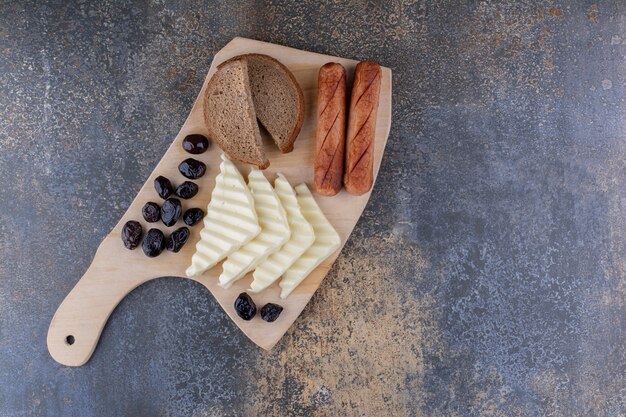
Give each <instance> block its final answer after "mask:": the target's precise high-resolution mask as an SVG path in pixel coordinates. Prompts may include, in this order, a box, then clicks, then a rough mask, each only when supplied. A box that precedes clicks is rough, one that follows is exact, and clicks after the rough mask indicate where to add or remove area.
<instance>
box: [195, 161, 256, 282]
mask: <svg viewBox="0 0 626 417" xmlns="http://www.w3.org/2000/svg"><path fill="white" fill-rule="evenodd" d="M203 222H204V228H203V229H202V230H201V231H200V241H199V242H198V243H197V244H196V253H194V254H193V256H192V257H191V266H189V268H187V270H186V271H185V273H186V274H187V276H188V277H195V276H198V275H200V274H202V273H203V272H204V271H206V270H208V269H211V268H213V267H214V266H215V264H217V263H218V262H219V261H221V260H222V259H224V258H225V257H227V256H228V255H230V254H231V253H233V252H234V251H236V250H237V249H239V248H240V247H241V246H243V245H245V244H246V243H248V242H249V241H250V240H251V239H253V238H254V237H255V236H256V235H258V234H259V232H260V231H261V227H260V226H259V221H258V217H257V214H256V211H255V209H254V199H253V198H252V194H251V193H250V189H249V188H248V186H247V185H246V182H245V180H244V179H243V177H242V176H241V173H240V172H239V171H238V170H237V167H236V166H235V165H234V164H233V163H232V162H231V161H230V159H228V157H227V156H226V155H224V154H222V163H221V164H220V173H219V175H218V176H217V177H216V178H215V188H214V189H213V193H212V194H211V201H210V202H209V205H208V207H207V212H206V215H205V216H204V219H203Z"/></svg>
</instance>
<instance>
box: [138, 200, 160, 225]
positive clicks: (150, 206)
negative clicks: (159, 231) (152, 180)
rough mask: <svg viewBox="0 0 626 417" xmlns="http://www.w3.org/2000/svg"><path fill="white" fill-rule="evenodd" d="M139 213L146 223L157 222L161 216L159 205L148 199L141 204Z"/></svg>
mask: <svg viewBox="0 0 626 417" xmlns="http://www.w3.org/2000/svg"><path fill="white" fill-rule="evenodd" d="M141 214H142V215H143V218H144V219H145V220H146V221H147V222H148V223H154V222H158V221H159V219H160V218H161V207H159V205H158V204H157V203H153V202H152V201H150V202H148V203H146V204H145V205H144V206H143V208H142V209H141Z"/></svg>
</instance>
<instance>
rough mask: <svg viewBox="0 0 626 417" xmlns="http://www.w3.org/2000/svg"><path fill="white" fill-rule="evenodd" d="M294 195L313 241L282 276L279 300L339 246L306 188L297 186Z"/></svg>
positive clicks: (285, 296)
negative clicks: (313, 238) (312, 233)
mask: <svg viewBox="0 0 626 417" xmlns="http://www.w3.org/2000/svg"><path fill="white" fill-rule="evenodd" d="M296 193H297V198H298V203H299V204H300V209H301V210H302V214H304V218H305V219H306V220H307V221H308V222H309V223H310V224H311V226H313V231H314V232H315V241H314V242H313V245H311V247H310V248H309V249H307V251H306V252H304V254H303V255H302V256H301V257H300V258H298V260H297V261H296V262H294V264H293V265H291V267H289V269H287V271H286V272H285V274H284V275H283V279H282V280H281V281H280V288H281V289H282V291H281V292H280V298H283V299H284V298H287V297H288V296H289V294H291V292H292V291H293V290H294V289H295V288H296V287H297V286H298V285H300V283H301V282H302V281H304V279H305V278H306V277H307V276H308V275H309V274H310V273H311V272H312V271H313V270H314V269H315V268H317V266H318V265H319V264H321V263H322V261H323V260H324V259H326V258H328V257H329V256H330V255H331V254H332V253H333V252H335V251H336V250H337V248H339V246H340V245H341V239H340V238H339V235H338V234H337V231H336V230H335V229H334V228H333V226H332V225H331V224H330V223H329V222H328V220H327V219H326V217H325V216H324V213H322V210H320V208H319V206H318V205H317V203H316V202H315V200H314V199H313V195H311V191H309V189H308V188H307V186H306V185H305V184H300V185H298V186H297V187H296Z"/></svg>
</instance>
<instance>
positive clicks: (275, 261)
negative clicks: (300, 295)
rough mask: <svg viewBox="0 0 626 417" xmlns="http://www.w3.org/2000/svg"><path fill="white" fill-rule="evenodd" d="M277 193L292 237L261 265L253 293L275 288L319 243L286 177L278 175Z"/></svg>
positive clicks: (254, 275)
mask: <svg viewBox="0 0 626 417" xmlns="http://www.w3.org/2000/svg"><path fill="white" fill-rule="evenodd" d="M274 190H275V191H276V194H277V195H278V198H279V199H280V202H281V203H282V205H283V207H284V208H285V211H286V212H287V221H288V222H289V227H290V228H291V237H290V238H289V241H287V243H285V244H284V245H283V246H282V247H281V248H280V249H279V250H278V251H277V252H274V253H273V254H272V255H270V256H269V257H268V258H267V260H265V261H264V262H262V263H260V264H259V265H258V266H257V268H256V270H255V271H254V272H253V274H252V276H253V277H254V280H253V281H252V284H250V289H249V290H248V291H249V292H252V293H257V292H259V291H263V290H264V289H265V288H267V287H269V286H270V285H272V283H274V282H275V281H276V280H277V279H278V278H280V276H281V275H282V274H284V273H285V271H286V270H287V269H288V268H289V267H290V266H291V265H293V263H294V262H295V261H297V260H298V258H299V257H300V256H302V254H303V253H304V252H305V251H306V250H307V249H308V248H310V247H311V245H312V244H313V241H315V233H314V232H313V226H311V225H310V224H309V222H307V221H306V219H305V218H304V215H303V214H302V211H301V210H300V204H298V199H297V198H296V192H295V191H294V189H293V188H292V187H291V184H289V181H287V179H286V178H285V177H284V176H283V175H282V174H278V178H276V181H274Z"/></svg>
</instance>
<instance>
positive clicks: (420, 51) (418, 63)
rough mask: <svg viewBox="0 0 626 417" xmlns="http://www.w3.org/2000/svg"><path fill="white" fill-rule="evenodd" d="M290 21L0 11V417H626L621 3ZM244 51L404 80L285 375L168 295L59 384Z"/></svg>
mask: <svg viewBox="0 0 626 417" xmlns="http://www.w3.org/2000/svg"><path fill="white" fill-rule="evenodd" d="M172 3H173V2H172ZM297 3H298V4H291V5H288V4H286V3H282V2H275V3H274V2H272V3H266V2H254V1H249V2H243V3H230V4H228V3H222V4H220V5H218V4H211V3H209V2H203V1H183V2H180V3H177V4H176V5H174V4H170V2H165V1H154V2H130V1H128V2H113V1H108V0H104V1H98V2H87V1H76V2H61V1H59V2H55V3H53V2H41V1H32V2H25V1H23V2H21V1H9V0H4V1H2V2H0V116H1V117H0V178H2V187H0V416H2V417H5V416H7V417H8V416H11V417H13V416H61V415H63V416H81V417H85V416H235V415H251V416H255V415H259V416H261V415H262V416H304V415H312V416H327V415H350V416H352V415H362V416H387V415H388V416H392V415H393V416H396V415H397V416H403V415H408V416H417V415H425V416H426V415H428V416H454V415H458V416H481V415H485V416H495V415H506V416H522V415H524V416H544V415H546V416H623V415H624V414H626V402H625V397H626V380H625V377H624V375H625V374H626V347H625V346H626V337H625V328H626V324H625V320H626V311H625V299H626V289H625V275H626V261H625V259H626V248H625V241H626V233H625V232H626V230H625V228H626V165H625V160H626V141H625V133H626V132H625V126H626V125H625V122H624V121H625V116H626V114H625V112H626V106H625V104H624V99H625V98H626V90H625V86H626V79H625V78H626V71H625V68H626V66H625V65H624V59H625V52H626V10H625V9H624V6H623V3H622V2H619V1H614V2H611V1H598V2H596V3H592V2H588V1H578V2H567V1H554V2H523V3H522V2H516V4H509V5H505V4H500V5H498V4H495V3H498V2H494V3H491V2H480V3H478V2H448V1H443V2H436V4H431V3H426V2H414V1H403V2H394V3H393V4H392V3H388V4H383V2H375V1H372V2H367V1H363V2H354V3H352V4H347V3H344V2H332V3H324V4H318V2H315V1H304V2H297ZM433 3H434V2H433ZM574 3H575V5H574ZM234 36H244V37H251V38H256V39H260V40H265V41H270V42H275V43H280V44H285V45H288V46H293V47H296V48H302V49H306V50H311V51H316V52H323V53H327V54H332V55H340V56H345V57H351V58H356V59H371V60H375V61H379V62H380V63H382V64H384V65H386V66H389V67H391V68H392V69H393V71H394V107H393V110H394V111H393V113H394V117H393V126H392V131H391V136H390V139H389V144H388V147H387V152H386V155H385V158H384V162H383V166H382V169H381V174H380V177H379V180H378V183H377V185H376V187H375V189H374V192H373V194H372V199H371V200H370V203H369V205H368V207H367V209H366V211H365V213H364V215H363V218H362V219H361V221H360V222H359V224H358V226H357V228H356V230H355V232H354V234H353V236H352V238H351V239H350V241H349V243H348V244H347V246H346V247H345V248H344V250H343V252H342V254H341V256H340V258H339V260H338V261H337V263H336V264H335V266H334V267H333V269H332V271H331V273H330V274H329V275H328V277H327V279H326V280H325V281H324V283H323V285H322V287H321V288H320V290H319V291H318V293H317V294H316V295H315V297H314V298H313V300H312V302H311V304H310V305H309V306H308V307H307V308H306V310H305V311H304V313H303V315H302V316H301V317H300V319H299V320H298V321H297V322H296V324H295V325H294V326H293V327H292V329H291V330H290V331H289V332H288V334H287V335H286V336H285V337H284V338H283V340H282V341H281V342H280V343H279V344H278V345H277V346H276V348H275V349H274V350H272V351H271V352H269V353H268V352H264V351H262V350H260V349H258V348H256V347H255V346H254V345H253V344H252V343H251V342H249V341H248V340H247V339H246V338H245V337H244V336H243V335H242V334H241V333H240V332H239V330H238V329H237V328H236V327H235V325H234V324H233V323H231V322H230V321H229V319H228V318H227V317H226V315H225V314H224V313H223V312H222V311H221V310H220V308H219V306H218V305H217V304H216V302H215V301H214V300H213V298H212V297H211V295H210V294H209V293H208V292H207V291H205V290H204V289H203V288H202V287H201V286H200V285H198V284H195V283H193V282H191V281H187V280H181V279H176V278H164V279H159V280H156V281H152V282H150V283H148V284H146V285H144V286H142V287H140V288H138V289H136V290H135V291H134V292H133V293H132V294H130V295H129V296H128V297H127V298H126V299H125V300H124V301H123V302H122V303H121V304H120V306H119V307H118V308H117V309H116V311H115V312H114V313H113V315H112V317H111V319H110V321H109V323H108V325H107V327H106V328H105V330H104V333H103V335H102V339H101V341H100V344H99V346H98V348H97V350H96V352H95V354H94V356H93V357H92V359H91V361H90V362H89V363H88V364H87V365H85V366H83V367H80V368H67V367H63V366H60V365H59V364H57V363H56V362H54V361H53V360H52V359H51V358H50V356H49V355H48V352H47V350H46V332H47V327H48V324H49V322H50V319H51V318H52V315H53V313H54V311H55V309H56V308H57V306H58V305H59V303H60V302H61V301H62V300H63V298H64V297H65V295H66V294H67V292H68V291H69V290H70V289H71V288H72V286H73V285H74V284H75V283H76V282H77V280H78V279H79V277H80V276H81V275H82V273H83V272H84V270H85V269H86V267H87V266H88V264H89V262H90V260H91V257H92V256H93V254H94V251H95V249H96V247H97V245H98V243H99V242H100V240H101V239H102V238H103V237H104V236H105V235H106V234H107V233H108V231H109V230H110V229H111V228H112V227H113V225H114V224H115V222H116V221H117V219H118V218H119V217H120V216H121V214H122V213H123V212H124V210H125V209H126V207H127V206H128V204H129V203H130V202H131V200H132V198H133V196H134V194H135V193H136V192H137V191H138V190H139V188H140V186H141V184H142V183H143V181H144V180H145V178H146V177H147V176H148V174H149V172H150V171H151V169H152V167H154V165H155V164H156V163H157V161H158V160H159V159H160V157H161V155H162V154H163V152H164V151H165V149H166V148H167V146H168V144H169V142H170V141H171V140H172V138H173V137H174V136H175V134H176V133H177V131H178V128H179V127H180V126H181V124H182V123H183V121H184V118H185V117H186V115H187V112H188V111H189V109H190V108H191V105H192V102H193V100H194V98H195V96H196V94H197V92H198V91H199V89H200V87H201V83H202V80H203V78H204V76H205V73H206V71H207V69H208V66H209V64H210V62H211V59H212V56H213V54H214V53H215V52H216V51H217V50H219V49H220V48H221V47H222V46H223V45H224V44H226V43H227V42H228V41H229V40H230V39H231V38H233V37H234Z"/></svg>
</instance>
